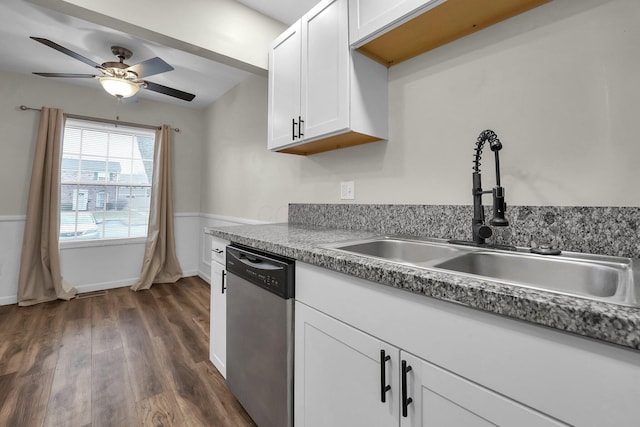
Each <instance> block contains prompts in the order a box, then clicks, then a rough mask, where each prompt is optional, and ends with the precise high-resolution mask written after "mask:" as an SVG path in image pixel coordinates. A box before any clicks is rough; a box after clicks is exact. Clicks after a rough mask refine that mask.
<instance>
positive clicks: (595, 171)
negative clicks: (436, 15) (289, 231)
mask: <svg viewBox="0 0 640 427" xmlns="http://www.w3.org/2000/svg"><path fill="white" fill-rule="evenodd" d="M639 21H640V4H639V3H638V2H637V1H636V0H611V1H606V0H583V1H580V2H578V1H569V0H555V1H553V2H550V3H548V4H546V5H544V6H541V7H539V8H537V9H534V10H532V11H530V12H527V13H525V14H523V15H520V16H517V17H515V18H512V19H510V20H508V21H505V22H503V23H500V24H498V25H495V26H493V27H491V28H489V29H486V30H483V31H481V32H478V33H476V34H473V35H471V36H469V37H466V38H463V39H460V40H458V41H456V42H453V43H450V44H448V45H445V46H443V47H441V48H439V49H436V50H434V51H431V52H427V53H425V54H423V55H421V56H419V57H416V58H414V59H412V60H410V61H407V62H405V63H402V64H399V65H396V66H394V67H392V68H391V69H390V70H389V99H390V102H389V125H390V137H389V141H388V142H378V143H373V144H368V145H364V146H359V147H353V148H348V149H343V150H337V151H333V152H328V153H323V154H317V155H313V156H309V157H306V158H303V157H296V156H292V155H286V154H277V153H269V152H267V151H266V134H267V132H266V123H267V115H266V108H267V80H266V78H262V77H251V78H249V79H247V80H246V81H244V82H243V83H241V84H240V85H238V86H236V87H235V88H234V89H232V90H231V91H229V92H228V93H227V94H226V95H225V96H224V97H222V98H221V99H219V100H218V101H217V102H216V103H214V104H213V105H212V106H211V107H210V108H209V109H207V111H206V113H205V114H206V126H207V128H206V131H205V133H206V139H207V143H206V144H205V146H204V152H203V162H204V165H205V167H203V180H202V193H201V194H202V210H203V212H206V213H211V214H219V215H228V216H234V217H244V218H252V219H259V220H265V221H285V220H286V206H287V203H289V202H311V203H339V202H340V200H339V183H340V181H342V180H355V182H356V200H355V202H356V203H415V204H469V203H470V202H471V200H470V186H471V165H472V154H473V148H474V142H475V139H476V137H477V136H478V134H479V133H480V131H482V130H483V129H486V128H491V129H493V130H495V131H496V132H497V133H498V135H499V137H500V138H501V140H502V141H503V145H504V149H503V151H502V152H501V163H502V171H503V185H504V186H505V187H506V190H507V202H508V203H509V204H513V205H586V206H640V192H638V191H637V189H636V188H637V184H638V182H640V168H638V167H637V165H636V163H637V159H639V158H640V143H638V141H637V139H638V134H637V130H636V122H637V120H638V119H637V116H638V113H640V84H639V83H638V76H640V55H638V50H637V46H638V44H637V41H638V40H640V26H638V25H637V22H639ZM491 157H492V156H491V153H490V152H489V151H488V150H487V152H486V153H485V156H484V161H483V171H484V180H483V181H484V185H485V187H491V186H492V185H493V180H494V178H493V173H492V171H493V159H492V158H491ZM487 201H488V200H487Z"/></svg>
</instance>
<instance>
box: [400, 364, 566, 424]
mask: <svg viewBox="0 0 640 427" xmlns="http://www.w3.org/2000/svg"><path fill="white" fill-rule="evenodd" d="M400 357H401V362H400V364H401V372H400V377H401V393H400V394H401V396H400V412H401V415H400V416H401V418H400V419H401V424H400V425H401V427H417V426H438V427H446V426H451V427H458V426H465V427H484V426H487V427H489V426H505V427H510V426H519V427H534V426H566V425H567V424H563V423H561V422H559V421H557V420H555V419H553V418H550V417H548V416H546V415H544V414H542V413H540V412H537V411H535V410H533V409H531V408H529V407H526V406H523V405H521V404H519V403H517V402H515V401H513V400H510V399H508V398H506V397H504V396H502V395H500V394H497V393H494V392H493V391H491V390H488V389H486V388H483V387H481V386H479V385H478V384H476V383H473V382H471V381H468V380H466V379H464V378H462V377H459V376H457V375H455V374H453V373H451V372H449V371H446V370H444V369H442V368H439V367H438V366H436V365H433V364H431V363H429V362H427V361H425V360H422V359H420V358H418V357H415V356H413V355H411V354H408V353H406V352H401V355H400ZM402 361H404V362H406V366H407V370H408V372H406V374H405V373H404V372H402ZM405 378H406V388H407V393H406V399H405V397H404V396H403V394H404V393H403V389H404V384H402V382H403V381H404V380H405ZM409 398H411V399H412V402H411V403H409V404H407V403H406V402H407V401H408V399H409ZM403 406H406V415H405V413H404V412H403Z"/></svg>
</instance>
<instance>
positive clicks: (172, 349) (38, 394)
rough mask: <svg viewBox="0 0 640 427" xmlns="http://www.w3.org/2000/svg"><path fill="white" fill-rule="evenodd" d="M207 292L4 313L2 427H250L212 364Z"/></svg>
mask: <svg viewBox="0 0 640 427" xmlns="http://www.w3.org/2000/svg"><path fill="white" fill-rule="evenodd" d="M209 295H210V294H209V285H207V284H206V283H205V282H204V281H202V280H201V279H199V278H197V277H190V278H185V279H182V280H180V281H179V282H178V283H176V284H161V285H154V286H153V287H152V288H151V289H150V290H148V291H140V292H132V291H130V290H129V289H128V288H120V289H111V290H109V291H107V292H106V294H104V295H99V296H98V295H96V296H91V297H81V298H78V299H75V300H72V301H68V302H65V301H54V302H50V303H44V304H39V305H35V306H32V307H18V306H15V305H14V306H3V307H0V426H12V427H31V426H34V427H36V426H64V427H75V426H78V427H84V426H118V427H129V426H180V427H182V426H189V427H190V426H193V427H195V426H215V427H218V426H219V427H225V426H233V427H236V426H254V425H255V424H254V423H253V422H252V421H251V419H250V418H249V417H248V415H247V414H246V412H245V411H244V410H243V408H242V407H241V406H240V404H239V403H238V402H237V400H236V399H235V398H234V397H233V396H232V395H231V393H230V392H229V390H228V389H227V387H226V385H225V383H224V379H223V378H222V377H221V376H220V374H219V373H218V371H217V370H216V369H215V367H214V366H213V365H212V364H211V362H210V361H209V349H208V347H209V301H210V299H209Z"/></svg>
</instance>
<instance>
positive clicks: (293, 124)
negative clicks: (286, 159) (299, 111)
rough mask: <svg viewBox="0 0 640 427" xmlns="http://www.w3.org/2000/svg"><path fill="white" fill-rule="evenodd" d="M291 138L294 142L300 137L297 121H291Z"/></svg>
mask: <svg viewBox="0 0 640 427" xmlns="http://www.w3.org/2000/svg"><path fill="white" fill-rule="evenodd" d="M298 132H300V125H298ZM291 136H292V137H293V138H292V139H293V140H294V141H295V139H296V138H297V137H298V135H296V119H291Z"/></svg>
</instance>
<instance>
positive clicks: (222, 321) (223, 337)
mask: <svg viewBox="0 0 640 427" xmlns="http://www.w3.org/2000/svg"><path fill="white" fill-rule="evenodd" d="M228 244H229V242H227V241H226V240H222V239H217V238H214V239H213V241H212V246H211V250H212V252H211V317H210V322H211V323H210V328H209V359H210V360H211V362H212V363H213V364H214V366H215V367H216V368H217V369H218V371H220V373H221V374H222V376H223V377H225V378H226V377H227V293H226V285H227V279H226V276H227V272H226V269H225V266H224V264H223V263H224V255H225V248H226V246H227V245H228Z"/></svg>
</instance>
